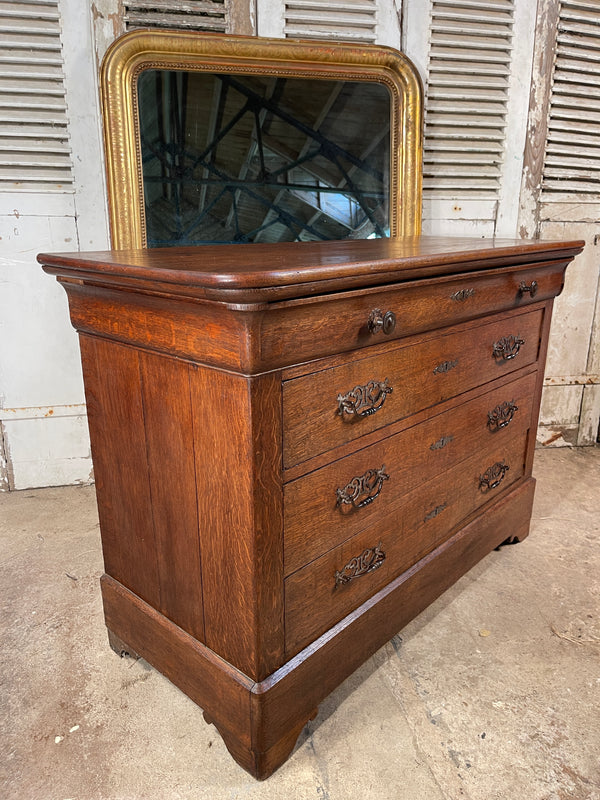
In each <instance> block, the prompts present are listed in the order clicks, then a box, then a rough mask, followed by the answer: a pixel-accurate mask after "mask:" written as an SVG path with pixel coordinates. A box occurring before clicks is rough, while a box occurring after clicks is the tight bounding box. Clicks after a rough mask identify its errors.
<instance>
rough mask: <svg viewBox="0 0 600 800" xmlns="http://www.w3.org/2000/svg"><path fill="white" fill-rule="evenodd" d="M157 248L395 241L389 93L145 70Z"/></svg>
mask: <svg viewBox="0 0 600 800" xmlns="http://www.w3.org/2000/svg"><path fill="white" fill-rule="evenodd" d="M137 106H138V114H139V133H140V144H141V158H142V180H143V191H144V206H145V220H146V238H147V246H148V247H167V246H170V245H176V244H177V245H179V244H203V243H206V244H208V243H211V244H217V243H223V244H224V243H231V242H282V241H303V240H316V241H318V240H327V239H346V238H370V237H383V236H389V235H390V221H389V205H390V199H389V196H390V150H389V148H390V119H391V100H390V93H389V91H388V89H387V87H386V86H385V85H384V84H382V83H378V82H377V81H343V80H332V79H325V78H324V79H320V78H312V77H310V78H309V77H287V76H282V75H279V76H276V75H260V74H235V75H234V74H218V73H211V72H203V71H196V72H195V71H189V72H185V71H179V70H166V69H147V70H143V71H142V72H141V73H140V75H139V77H138V81H137Z"/></svg>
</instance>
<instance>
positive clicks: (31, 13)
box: [0, 0, 73, 192]
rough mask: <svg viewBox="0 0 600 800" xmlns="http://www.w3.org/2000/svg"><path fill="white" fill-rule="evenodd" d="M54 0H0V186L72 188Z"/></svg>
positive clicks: (41, 188) (57, 8) (1, 187)
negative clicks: (18, 0) (8, 0)
mask: <svg viewBox="0 0 600 800" xmlns="http://www.w3.org/2000/svg"><path fill="white" fill-rule="evenodd" d="M60 30H61V28H60V13H59V6H58V0H23V2H19V3H16V2H5V0H0V72H1V75H0V190H4V191H7V190H15V189H17V190H18V189H28V190H36V191H61V192H65V191H70V190H72V183H73V177H72V161H71V150H70V146H69V136H68V131H67V105H66V101H65V90H64V84H63V61H62V47H61V40H60Z"/></svg>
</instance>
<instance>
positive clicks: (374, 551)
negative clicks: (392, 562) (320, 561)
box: [333, 542, 385, 589]
mask: <svg viewBox="0 0 600 800" xmlns="http://www.w3.org/2000/svg"><path fill="white" fill-rule="evenodd" d="M382 547H383V545H382V544H381V542H379V544H378V545H377V546H376V547H367V549H366V550H364V551H363V552H362V553H361V554H360V555H359V556H354V558H351V559H350V561H349V562H348V563H347V564H346V566H345V567H342V569H338V570H336V571H335V576H334V577H335V586H334V587H333V588H334V589H337V588H338V586H343V584H345V583H350V581H353V580H354V579H355V578H360V577H361V575H367V574H368V573H369V572H374V571H375V570H376V569H379V567H380V566H381V565H382V564H383V562H384V561H385V553H384V552H383V550H382V549H381V548H382Z"/></svg>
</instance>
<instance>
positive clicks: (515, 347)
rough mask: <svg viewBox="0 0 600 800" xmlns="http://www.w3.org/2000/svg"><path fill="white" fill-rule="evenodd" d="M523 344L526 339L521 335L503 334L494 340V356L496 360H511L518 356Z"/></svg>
mask: <svg viewBox="0 0 600 800" xmlns="http://www.w3.org/2000/svg"><path fill="white" fill-rule="evenodd" d="M522 344H525V339H521V337H520V336H513V335H512V334H511V335H510V336H503V337H502V339H499V340H498V341H497V342H494V349H493V353H494V358H495V359H496V361H510V360H511V358H515V357H516V356H517V354H518V352H519V350H520V349H521V345H522Z"/></svg>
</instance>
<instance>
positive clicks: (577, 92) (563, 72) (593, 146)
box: [542, 0, 600, 200]
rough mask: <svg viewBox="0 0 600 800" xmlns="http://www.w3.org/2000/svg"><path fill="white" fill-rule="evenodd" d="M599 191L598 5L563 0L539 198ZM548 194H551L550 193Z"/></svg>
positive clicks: (590, 1)
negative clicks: (540, 196)
mask: <svg viewBox="0 0 600 800" xmlns="http://www.w3.org/2000/svg"><path fill="white" fill-rule="evenodd" d="M598 193H600V6H599V5H598V2H597V0H563V2H561V5H560V14H559V22H558V35H557V49H556V61H555V66H554V77H553V84H552V95H551V100H550V113H549V119H548V137H547V143H546V158H545V162H544V173H543V182H542V196H543V199H545V200H547V199H549V195H558V196H560V197H562V199H565V195H577V196H579V197H581V196H584V197H587V198H588V199H592V198H590V195H592V194H595V195H597V194H598ZM550 199H551V198H550Z"/></svg>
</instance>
